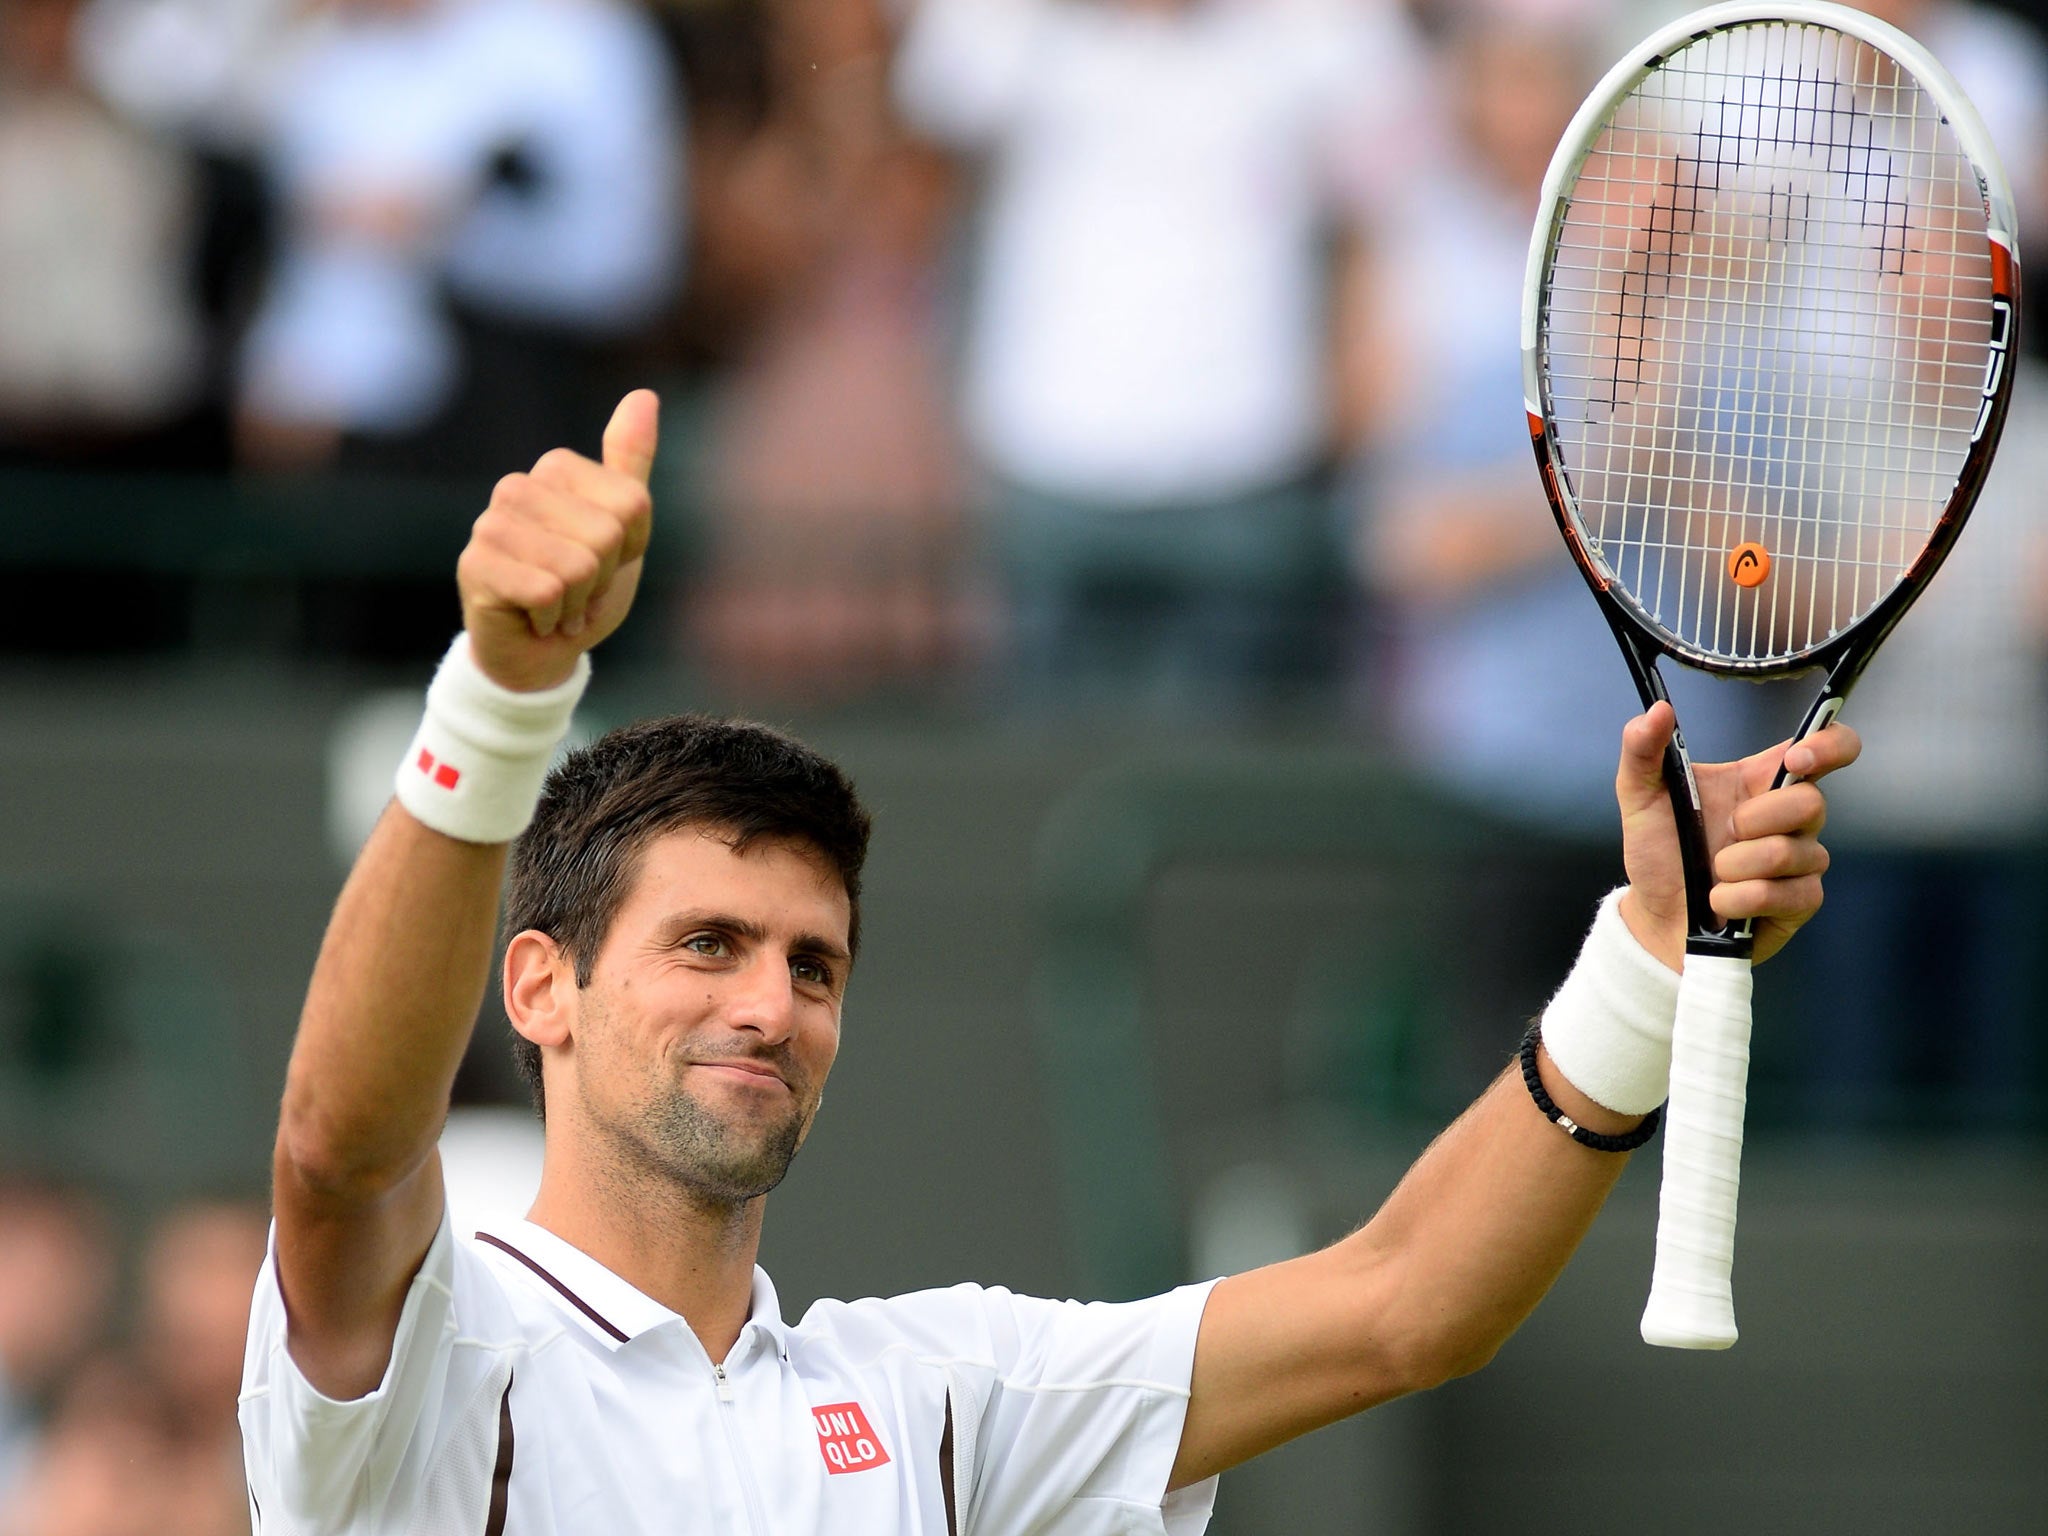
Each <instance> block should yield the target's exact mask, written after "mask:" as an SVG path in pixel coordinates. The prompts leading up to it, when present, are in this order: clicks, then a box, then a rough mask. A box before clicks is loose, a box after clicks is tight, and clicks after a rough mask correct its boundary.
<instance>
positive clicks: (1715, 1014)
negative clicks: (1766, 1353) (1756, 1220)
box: [1642, 954, 1750, 1349]
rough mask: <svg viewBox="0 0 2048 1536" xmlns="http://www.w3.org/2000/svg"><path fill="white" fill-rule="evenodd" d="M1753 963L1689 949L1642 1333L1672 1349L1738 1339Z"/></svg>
mask: <svg viewBox="0 0 2048 1536" xmlns="http://www.w3.org/2000/svg"><path fill="white" fill-rule="evenodd" d="M1749 1004H1750V962H1749V960H1748V958H1747V957H1742V958H1736V957H1732V956H1727V955H1690V954H1689V955H1687V956H1686V957H1685V972H1684V974H1683V975H1682V976H1681V977H1680V978H1679V983H1678V1015H1677V1019H1676V1020H1675V1022H1674V1024H1673V1027H1672V1036H1671V1102H1670V1104H1669V1105H1668V1106H1666V1108H1665V1111H1664V1185H1663V1191H1662V1193H1661V1194H1660V1195H1659V1197H1658V1205H1657V1262H1656V1268H1655V1269H1654V1270H1653V1272H1652V1274H1651V1277H1650V1303H1649V1305H1648V1306H1647V1307H1645V1308H1644V1309H1643V1325H1642V1326H1643V1338H1644V1339H1645V1340H1646V1341H1648V1342H1649V1343H1651V1344H1658V1345H1662V1346H1664V1347H1665V1348H1668V1349H1726V1348H1727V1347H1728V1346H1729V1345H1731V1344H1733V1343H1734V1342H1735V1297H1734V1292H1733V1291H1732V1289H1731V1288H1730V1283H1729V1282H1730V1277H1731V1275H1732V1274H1733V1271H1734V1267H1735V1196H1736V1190H1737V1188H1738V1186H1739V1185H1740V1183H1741V1180H1742V1119H1743V1108H1744V1102H1745V1100H1746V1097H1747V1094H1748V1088H1749V1022H1750V1013H1749Z"/></svg>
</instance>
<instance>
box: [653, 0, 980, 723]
mask: <svg viewBox="0 0 2048 1536" xmlns="http://www.w3.org/2000/svg"><path fill="white" fill-rule="evenodd" d="M765 14H766V18H767V26H768V31H767V36H766V38H765V40H764V41H765V44H766V47H765V54H766V65H767V71H766V73H767V81H766V84H767V88H768V105H767V110H766V112H765V113H764V115H763V118H762V120H761V121H760V122H759V123H758V125H757V126H756V127H755V129H754V131H753V132H752V133H750V134H749V135H748V136H747V138H746V140H745V143H744V145H743V146H740V147H738V149H737V155H736V159H737V161H738V164H736V165H735V167H734V169H733V171H732V173H731V174H729V175H728V176H726V177H724V178H722V180H721V183H720V184H721V186H722V188H723V190H724V192H725V195H726V199H727V208H728V209H729V210H730V211H731V212H732V213H733V214H734V215H735V217H734V219H733V220H732V222H733V223H735V224H737V225H738V226H739V228H741V229H742V230H750V231H752V232H753V235H752V239H751V241H750V245H751V251H750V254H751V255H752V256H753V257H754V267H755V272H756V281H761V280H763V279H768V280H770V281H772V290H771V291H770V292H768V293H766V294H764V295H763V296H762V298H761V301H760V304H759V313H760V324H759V328H758V331H757V333H756V334H755V335H754V336H753V337H752V338H751V340H750V342H749V343H748V344H747V345H745V346H744V347H743V348H742V349H741V350H740V353H739V356H738V359H737V366H736V368H735V370H734V372H733V374H732V376H731V378H730V380H729V381H728V382H727V383H726V384H725V385H724V386H723V387H722V388H721V389H720V390H719V391H718V397H717V400H716V403H715V405H714V408H713V414H712V420H711V423H710V441H709V443H708V445H707V456H708V460H707V464H706V481H707V483H706V490H707V493H708V495H707V500H708V502H709V504H710V506H711V508H712V509H713V516H714V517H715V519H716V524H715V526H714V528H713V529H712V530H711V532H712V538H713V543H714V549H713V557H712V562H711V569H710V571H709V572H708V574H707V577H706V579H705V581H704V582H703V583H702V585H701V587H700V590H699V591H698V592H697V593H696V594H695V595H694V598H693V602H692V607H691V632H692V638H693V641H694V644H695V646H696V648H697V650H698V651H699V653H700V654H701V655H702V657H703V659H704V660H705V662H706V663H707V664H708V666H709V667H710V668H711V670H712V671H713V672H714V674H715V675H716V676H717V677H718V678H719V679H720V680H721V682H722V683H723V684H725V685H726V686H729V687H731V688H733V689H734V690H735V691H736V692H739V693H743V694H745V695H747V696H756V695H759V694H761V693H764V692H765V693H769V694H772V695H775V696H779V697H785V698H787V697H792V696H807V697H810V698H813V699H816V698H820V697H829V696H832V695H835V694H845V693H851V692H855V691H859V690H863V689H869V688H873V687H875V686H878V685H882V684H886V683H890V682H895V681H900V680H903V679H906V678H917V677H922V676H928V675H930V674H933V673H935V672H941V671H943V670H945V669H947V668H949V667H951V666H954V665H956V664H957V663H958V662H959V661H960V660H961V658H962V657H963V656H964V655H965V654H967V653H968V652H969V651H970V650H971V649H972V646H973V642H974V639H975V634H976V630H977V625H976V623H975V618H974V608H973V604H972V599H971V595H970V584H969V576H968V570H969V566H968V560H967V548H966V544H967V541H966V538H965V529H964V527H963V519H962V510H963V505H964V501H965V484H964V480H965V477H964V474H963V472H962V465H961V462H960V458H959V453H958V450H957V447H956V444H955V441H954V438H953V435H952V432H951V424H950V421H949V419H948V410H947V407H946V403H945V398H944V393H943V386H942V382H941V355H940V341H939V337H938V301H939V284H938V281H937V266H938V261H937V255H938V246H939V242H940V239H941V236H942V233H943V231H944V229H945V221H946V218H947V214H948V212H949V191H950V186H949V181H948V178H947V175H946V172H945V167H944V166H943V165H942V164H941V163H940V162H939V161H938V160H937V159H936V158H935V157H934V156H933V155H932V154H931V153H930V152H929V151H928V150H925V149H923V148H921V147H920V146H918V145H916V144H914V143H912V142H910V141H909V140H908V139H906V138H905V136H904V134H903V132H902V130H901V128H900V126H899V125H898V123H897V120H896V117H895V114H894V111H893V109H892V106H891V103H890V100H889V94H888V84H887V81H888V75H887V60H888V42H889V39H888V36H887V33H886V30H885V28H884V25H883V20H882V17H881V15H880V13H879V10H878V8H877V7H876V5H875V4H874V3H873V0H782V3H779V4H776V5H774V6H772V7H770V8H768V10H767V12H766V13H765Z"/></svg>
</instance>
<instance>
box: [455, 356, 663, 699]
mask: <svg viewBox="0 0 2048 1536" xmlns="http://www.w3.org/2000/svg"><path fill="white" fill-rule="evenodd" d="M660 412H661V403H660V401H658V400H657V399H656V398H655V396H654V392H653V391H652V390H646V389H636V390H634V391H633V393H631V394H630V395H628V396H626V398H625V399H623V400H621V401H620V402H619V408H618V409H617V410H616V411H614V412H613V413H612V419H611V424H610V425H609V426H607V427H606V428H605V429H604V461H603V462H602V463H593V462H592V461H591V460H589V459H587V458H585V457H584V456H583V455H582V454H580V453H575V452H572V451H571V450H569V449H567V448H556V449H553V450H551V451H550V452H548V453H545V454H543V455H541V458H540V462H539V463H537V464H535V465H534V466H533V471H532V473H531V474H523V475H507V476H506V477H505V478H504V479H502V480H500V481H499V482H498V485H497V489H496V490H494V491H493V492H492V493H491V504H490V506H488V507H486V508H485V509H484V513H483V516H481V517H479V518H478V519H477V520H476V526H475V528H474V529H472V530H471V533H470V537H469V545H468V547H467V548H465V549H464V550H463V551H462V559H461V561H460V562H459V563H458V564H457V566H456V568H455V575H456V582H457V585H458V586H460V588H461V590H462V624H463V628H465V629H466V630H468V631H469V646H470V653H471V654H472V655H473V656H474V657H475V658H476V663H477V665H478V666H480V667H481V668H483V670H484V673H485V674H486V675H487V676H488V677H490V678H491V680H492V681H493V682H496V683H499V684H501V685H502V686H504V687H506V688H512V689H517V690H519V691H521V692H531V691H533V690H537V689H541V688H551V687H553V686H554V685H555V684H557V683H559V682H562V681H563V680H565V679H566V678H567V677H568V676H569V674H570V673H571V672H572V671H574V670H575V667H576V658H577V657H578V656H580V655H582V654H583V653H584V652H585V651H587V650H589V649H591V648H592V647H593V646H595V645H596V644H597V643H598V642H599V641H601V640H603V639H604V638H605V636H607V635H609V634H610V633H611V632H612V631H613V630H615V629H617V628H618V627H619V623H620V621H621V620H622V619H624V618H625V617H626V610H627V609H629V608H631V607H632V606H633V593H634V591H635V590H636V589H637V588H638V587H639V585H640V570H641V563H642V558H643V556H645V554H646V552H647V537H648V533H649V529H650V527H651V524H652V521H653V512H654V503H653V501H652V499H651V498H650V497H649V495H648V492H647V477H648V474H649V473H650V472H651V471H652V470H653V468H654V449H655V442H656V439H657V437H658V435H659V430H660Z"/></svg>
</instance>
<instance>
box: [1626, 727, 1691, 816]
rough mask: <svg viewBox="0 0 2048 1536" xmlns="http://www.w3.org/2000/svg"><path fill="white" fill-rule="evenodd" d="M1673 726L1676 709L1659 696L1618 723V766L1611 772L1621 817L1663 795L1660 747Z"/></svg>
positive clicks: (1669, 734) (1662, 752) (1662, 768)
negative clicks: (1645, 707)
mask: <svg viewBox="0 0 2048 1536" xmlns="http://www.w3.org/2000/svg"><path fill="white" fill-rule="evenodd" d="M1677 728H1678V715H1677V713H1676V712H1675V711H1674V710H1673V709H1672V707H1671V706H1670V705H1669V704H1667V703H1664V702H1662V701H1661V700H1660V701H1659V702H1658V703H1655V704H1652V705H1651V706H1650V707H1649V708H1648V709H1647V710H1645V711H1644V712H1643V713H1642V714H1640V715H1637V716H1636V717H1635V718H1634V719H1633V720H1631V721H1629V723H1628V724H1627V725H1625V726H1623V727H1622V729H1621V766H1620V767H1619V769H1617V770H1616V772H1615V776H1614V793H1615V798H1617V799H1618V800H1619V801H1620V802H1621V813H1622V816H1623V817H1624V818H1626V817H1627V816H1628V815H1629V814H1630V812H1632V811H1637V810H1641V809H1643V808H1645V807H1647V806H1650V805H1653V804H1658V803H1661V802H1663V800H1664V799H1665V793H1664V749H1665V748H1666V747H1668V746H1669V745H1670V744H1671V734H1672V732H1673V731H1675V730H1676V729H1677Z"/></svg>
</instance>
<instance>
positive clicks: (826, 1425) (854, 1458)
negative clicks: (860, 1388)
mask: <svg viewBox="0 0 2048 1536" xmlns="http://www.w3.org/2000/svg"><path fill="white" fill-rule="evenodd" d="M811 1417H812V1418H813V1419H816V1420H817V1421H818V1453H819V1454H820V1455H821V1456H823V1457H824V1458H825V1470H826V1471H827V1472H830V1473H833V1474H834V1475H835V1476H836V1475H837V1474H838V1473H841V1472H865V1471H867V1469H868V1468H869V1467H880V1466H886V1465H887V1464H888V1461H889V1453H888V1452H887V1451H885V1450H883V1449H882V1442H881V1439H880V1438H879V1437H878V1436H877V1435H876V1434H875V1429H874V1426H873V1425H872V1424H870V1423H868V1416H867V1415H866V1414H865V1413H863V1412H861V1406H860V1404H859V1403H827V1404H826V1405H825V1406H824V1407H822V1408H813V1409H812V1410H811Z"/></svg>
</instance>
